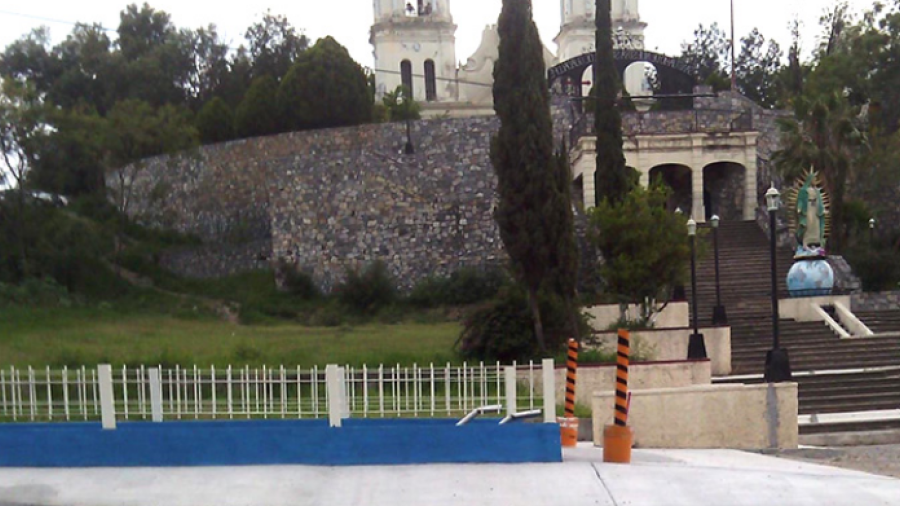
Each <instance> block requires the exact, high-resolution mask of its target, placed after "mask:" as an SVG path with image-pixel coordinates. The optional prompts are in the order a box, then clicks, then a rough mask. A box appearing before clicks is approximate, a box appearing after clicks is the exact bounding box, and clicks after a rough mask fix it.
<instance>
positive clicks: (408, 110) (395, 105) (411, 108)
mask: <svg viewBox="0 0 900 506" xmlns="http://www.w3.org/2000/svg"><path fill="white" fill-rule="evenodd" d="M381 103H382V104H383V105H384V108H385V111H386V115H387V117H386V118H385V119H386V120H387V121H404V120H407V119H410V120H414V119H420V117H421V115H420V114H419V111H420V110H421V106H419V103H418V102H416V101H415V99H414V98H413V97H412V94H411V93H409V91H407V90H406V88H404V87H403V86H397V89H395V90H394V91H389V92H387V93H385V94H384V97H382V98H381Z"/></svg>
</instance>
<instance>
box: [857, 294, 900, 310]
mask: <svg viewBox="0 0 900 506" xmlns="http://www.w3.org/2000/svg"><path fill="white" fill-rule="evenodd" d="M850 302H851V304H852V307H851V309H852V310H854V311H856V310H863V311H886V310H897V309H900V290H894V291H890V292H870V293H855V294H853V295H852V297H851V298H850Z"/></svg>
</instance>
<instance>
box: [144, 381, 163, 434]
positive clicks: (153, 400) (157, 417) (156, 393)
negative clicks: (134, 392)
mask: <svg viewBox="0 0 900 506" xmlns="http://www.w3.org/2000/svg"><path fill="white" fill-rule="evenodd" d="M147 382H149V383H150V419H151V420H153V421H154V422H161V421H163V409H162V378H161V376H160V372H159V368H158V367H151V368H149V369H147Z"/></svg>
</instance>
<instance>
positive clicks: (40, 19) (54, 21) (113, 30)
mask: <svg viewBox="0 0 900 506" xmlns="http://www.w3.org/2000/svg"><path fill="white" fill-rule="evenodd" d="M0 14H4V15H6V16H16V17H20V18H27V19H34V20H37V21H46V22H47V23H58V24H61V25H69V26H77V25H87V26H93V25H95V24H96V25H98V26H99V27H100V29H101V30H103V31H106V32H115V31H116V30H115V29H113V28H106V27H105V26H103V25H100V24H99V23H79V22H74V21H63V20H61V19H53V18H46V17H43V16H34V15H31V14H22V13H21V12H10V11H6V10H0Z"/></svg>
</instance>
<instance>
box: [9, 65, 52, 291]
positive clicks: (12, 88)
mask: <svg viewBox="0 0 900 506" xmlns="http://www.w3.org/2000/svg"><path fill="white" fill-rule="evenodd" d="M2 84H3V87H2V94H0V161H2V165H0V183H5V182H6V180H8V179H10V180H11V182H12V183H14V184H15V192H14V193H13V200H14V201H15V206H14V207H13V209H14V216H13V219H12V223H13V227H12V228H13V230H14V231H15V237H16V241H15V245H16V249H17V250H18V272H20V273H21V275H22V277H28V253H27V246H26V239H25V232H26V229H27V228H28V223H27V220H26V218H25V198H26V195H25V189H26V184H27V180H26V177H27V174H28V169H29V167H30V165H31V164H30V161H31V160H32V159H33V155H34V153H35V146H36V145H37V144H39V143H40V140H41V138H42V137H43V135H44V132H45V127H46V124H45V122H44V117H45V111H46V110H45V108H44V107H43V105H42V104H41V101H40V99H39V97H38V93H37V91H35V90H34V89H33V88H32V87H31V86H29V85H28V83H21V82H18V81H13V80H9V79H4V80H3V83H2Z"/></svg>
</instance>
